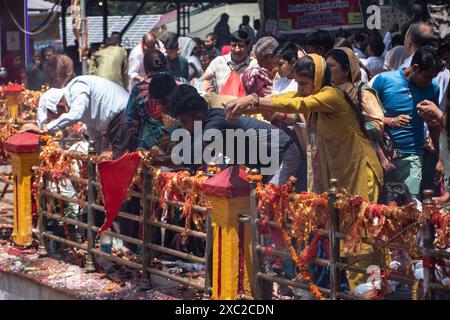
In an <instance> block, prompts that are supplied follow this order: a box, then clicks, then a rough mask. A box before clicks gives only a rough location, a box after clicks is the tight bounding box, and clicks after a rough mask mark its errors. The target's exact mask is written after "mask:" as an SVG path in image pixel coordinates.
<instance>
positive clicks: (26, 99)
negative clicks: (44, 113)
mask: <svg viewBox="0 0 450 320" xmlns="http://www.w3.org/2000/svg"><path fill="white" fill-rule="evenodd" d="M42 94H43V92H42V91H33V90H28V89H26V90H24V91H22V92H21V93H20V94H19V104H20V105H21V106H22V107H21V111H22V112H21V113H20V115H19V119H20V120H35V119H36V111H37V108H38V104H39V99H40V98H41V96H42Z"/></svg>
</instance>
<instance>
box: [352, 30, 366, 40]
mask: <svg viewBox="0 0 450 320" xmlns="http://www.w3.org/2000/svg"><path fill="white" fill-rule="evenodd" d="M366 39H367V33H364V32H360V33H357V34H356V35H355V37H354V39H353V40H354V41H355V42H363V41H365V40H366Z"/></svg>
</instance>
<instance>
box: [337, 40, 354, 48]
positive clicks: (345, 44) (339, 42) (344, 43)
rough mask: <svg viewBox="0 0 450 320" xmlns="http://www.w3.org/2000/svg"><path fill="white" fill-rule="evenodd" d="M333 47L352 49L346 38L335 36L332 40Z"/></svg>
mask: <svg viewBox="0 0 450 320" xmlns="http://www.w3.org/2000/svg"><path fill="white" fill-rule="evenodd" d="M334 47H335V48H349V49H352V50H353V47H352V44H351V43H350V41H348V40H347V39H346V38H336V41H335V42H334Z"/></svg>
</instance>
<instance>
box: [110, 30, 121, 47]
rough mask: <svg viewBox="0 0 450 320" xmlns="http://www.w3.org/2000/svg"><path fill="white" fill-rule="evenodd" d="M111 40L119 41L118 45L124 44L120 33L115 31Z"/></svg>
mask: <svg viewBox="0 0 450 320" xmlns="http://www.w3.org/2000/svg"><path fill="white" fill-rule="evenodd" d="M111 39H114V40H115V41H117V44H120V43H121V42H122V34H121V33H120V32H117V31H114V32H112V33H111Z"/></svg>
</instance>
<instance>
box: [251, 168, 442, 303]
mask: <svg viewBox="0 0 450 320" xmlns="http://www.w3.org/2000/svg"><path fill="white" fill-rule="evenodd" d="M249 179H250V181H252V180H251V179H252V177H251V176H249ZM254 180H255V179H254ZM256 182H258V184H257V187H256V196H257V198H258V211H259V213H260V214H261V216H262V220H263V221H264V220H270V221H273V222H274V223H276V224H278V225H279V226H280V227H283V226H285V225H286V224H287V223H290V230H291V232H290V234H289V233H288V232H286V231H285V230H283V229H281V231H282V236H283V239H284V241H285V243H286V245H287V246H288V248H289V251H290V252H291V256H292V259H293V260H294V261H295V262H296V264H297V266H298V268H299V269H300V270H301V272H302V275H303V278H304V279H306V280H307V281H309V280H310V277H308V276H306V274H303V273H305V272H306V271H305V270H306V266H307V264H308V263H310V262H312V261H313V260H314V259H315V257H316V254H317V240H318V239H319V235H318V233H317V232H318V231H320V230H324V229H329V197H328V194H327V193H324V194H321V195H317V194H313V193H306V192H302V193H300V194H292V193H293V190H294V189H293V182H294V183H295V181H294V180H290V181H289V182H288V183H286V184H285V185H282V186H275V185H272V184H269V185H263V184H262V183H261V180H258V179H256ZM334 206H335V208H336V209H338V211H337V212H338V214H339V221H340V230H341V232H342V233H345V234H346V235H347V239H346V241H344V247H343V249H344V254H348V255H358V254H360V246H361V243H362V238H363V237H366V238H368V239H373V240H382V241H390V242H392V243H398V244H407V245H411V244H415V243H416V238H415V237H416V235H417V232H419V230H420V228H421V227H422V226H423V224H424V223H425V222H427V221H429V222H431V223H432V224H434V225H435V226H436V238H435V242H434V244H435V245H436V246H437V247H438V248H441V249H442V248H447V247H449V242H450V241H449V239H450V233H449V227H450V213H449V212H446V213H442V212H439V211H438V210H434V211H433V209H431V211H430V209H429V208H428V207H427V206H426V205H424V210H423V212H419V211H418V210H417V209H416V207H415V205H413V204H412V205H407V206H403V207H393V206H385V205H380V204H376V203H371V202H369V201H366V200H364V199H363V198H361V197H359V196H351V195H349V194H348V193H347V192H346V191H345V190H343V189H339V190H337V194H336V201H335V204H334ZM431 208H434V207H433V206H431ZM262 232H263V231H262ZM293 237H294V238H296V240H297V242H298V243H299V246H298V247H300V248H304V249H303V251H302V254H301V255H298V254H297V251H296V249H295V248H294V246H293V245H292V238H293ZM310 239H313V240H312V241H310ZM308 242H310V243H308ZM409 253H410V258H411V261H412V259H417V258H418V254H417V252H416V250H410V252H409ZM411 261H410V262H411ZM390 273H391V270H390V269H389V268H385V269H383V270H382V280H383V282H386V284H385V286H384V287H385V288H384V290H381V292H377V294H373V295H372V297H373V299H380V298H382V297H383V296H384V295H385V294H386V293H387V287H388V286H387V279H388V277H389V275H390ZM308 279H309V280H308ZM311 288H312V292H313V294H314V295H315V296H316V297H317V298H318V299H322V298H323V296H322V295H321V294H320V291H319V290H318V289H317V288H316V287H314V284H312V285H311Z"/></svg>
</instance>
